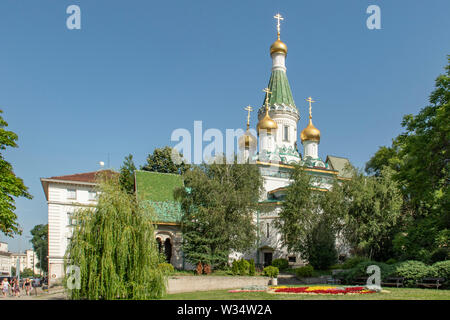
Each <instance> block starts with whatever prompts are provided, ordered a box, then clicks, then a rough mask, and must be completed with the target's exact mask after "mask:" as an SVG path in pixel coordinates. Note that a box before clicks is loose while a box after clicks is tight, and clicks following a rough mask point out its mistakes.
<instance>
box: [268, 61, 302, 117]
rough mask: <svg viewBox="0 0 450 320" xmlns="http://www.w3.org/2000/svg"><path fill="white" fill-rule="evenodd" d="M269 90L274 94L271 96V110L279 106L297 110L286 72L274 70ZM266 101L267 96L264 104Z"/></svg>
mask: <svg viewBox="0 0 450 320" xmlns="http://www.w3.org/2000/svg"><path fill="white" fill-rule="evenodd" d="M268 88H269V90H270V92H272V94H270V95H269V106H270V107H271V108H273V106H274V105H275V104H277V105H279V106H290V107H292V108H294V109H296V106H295V102H294V98H292V92H291V86H290V85H289V81H288V78H287V76H286V72H285V71H283V70H273V71H272V74H271V75H270V80H269V85H268ZM266 95H267V93H266ZM265 100H266V96H264V102H265ZM264 102H263V105H264Z"/></svg>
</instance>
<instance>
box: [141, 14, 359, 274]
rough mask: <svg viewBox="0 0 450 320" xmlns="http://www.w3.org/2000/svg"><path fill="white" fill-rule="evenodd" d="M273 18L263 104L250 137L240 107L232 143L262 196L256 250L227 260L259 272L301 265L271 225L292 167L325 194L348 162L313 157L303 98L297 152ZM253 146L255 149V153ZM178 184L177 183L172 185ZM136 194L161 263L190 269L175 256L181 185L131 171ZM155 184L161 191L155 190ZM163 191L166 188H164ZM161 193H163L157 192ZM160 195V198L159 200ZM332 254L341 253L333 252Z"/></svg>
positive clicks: (314, 135)
mask: <svg viewBox="0 0 450 320" xmlns="http://www.w3.org/2000/svg"><path fill="white" fill-rule="evenodd" d="M274 18H275V19H277V39H276V40H275V42H274V43H273V44H272V45H271V46H270V57H271V58H272V69H271V75H270V79H269V84H268V87H267V88H265V89H264V90H263V91H264V92H265V96H264V100H263V104H262V106H261V107H260V109H259V110H258V124H257V126H256V132H257V135H258V137H255V136H254V135H252V133H251V132H250V112H251V111H252V108H251V107H250V106H248V107H246V108H245V110H246V111H248V115H247V130H246V131H245V133H244V134H243V135H242V136H240V137H239V139H238V147H239V153H240V157H241V159H242V160H244V161H251V163H255V164H256V165H257V166H258V167H259V169H260V172H261V175H262V177H263V181H264V193H263V196H262V197H261V199H260V201H259V203H258V204H259V206H258V207H259V210H257V212H255V215H254V222H255V223H256V225H257V230H258V242H257V244H256V247H255V248H254V249H252V250H250V251H249V252H245V253H233V254H232V255H231V256H230V260H233V259H238V258H241V257H243V258H245V259H254V260H255V264H256V265H257V266H259V267H263V266H267V265H270V264H271V263H272V260H273V259H276V258H285V259H287V260H288V261H289V264H290V265H292V266H299V265H303V264H304V261H302V260H301V258H300V257H299V256H298V255H296V254H293V253H289V252H288V251H287V250H286V249H285V248H283V246H282V244H281V234H280V233H278V231H277V229H275V227H274V224H273V221H274V220H275V219H277V216H278V212H279V210H280V209H281V204H282V201H283V198H284V195H285V190H286V189H285V188H286V187H287V186H288V185H289V184H290V183H291V181H290V179H289V176H290V170H292V168H293V166H292V165H293V164H300V165H303V166H305V167H306V171H308V173H310V174H312V175H314V176H315V177H316V178H318V179H315V180H316V181H317V182H316V184H317V185H315V186H312V187H314V188H315V189H317V190H321V191H327V190H328V189H329V188H330V187H331V184H332V181H333V180H334V178H337V179H342V180H345V179H349V178H350V175H349V173H348V172H346V171H345V170H344V169H345V167H346V166H347V165H348V164H349V160H348V159H347V158H343V157H336V156H331V155H328V156H327V157H326V159H325V160H323V159H322V158H320V157H319V143H320V139H321V133H320V130H319V129H318V128H316V127H315V126H314V124H313V122H312V103H314V100H313V99H312V98H311V97H309V98H307V99H306V102H307V103H309V117H308V123H307V124H306V126H305V127H304V128H303V129H302V130H301V132H300V135H299V136H300V141H301V144H302V146H303V153H301V152H300V151H299V150H298V142H297V141H298V140H297V137H298V130H297V124H298V122H299V120H300V112H299V110H298V108H297V106H296V105H295V102H294V98H293V95H292V91H291V87H290V85H289V81H288V78H287V72H286V56H287V52H288V49H287V45H286V44H285V43H284V42H282V41H281V39H280V21H281V20H283V18H282V17H281V15H280V14H277V15H276V16H275V17H274ZM258 145H259V148H258ZM177 179H178V180H177ZM135 182H136V194H137V197H138V199H139V200H141V201H146V202H147V203H149V204H150V205H151V206H152V207H153V209H154V210H155V211H156V212H157V217H158V220H159V221H158V222H157V223H158V229H157V232H156V240H157V241H158V243H159V245H160V248H161V250H163V251H164V252H165V253H166V258H167V261H169V262H170V263H172V264H173V265H174V266H175V267H176V268H179V269H186V268H189V269H190V268H192V267H193V266H191V265H189V264H188V263H187V262H186V261H185V259H184V257H183V253H182V251H181V249H180V248H181V242H182V234H181V231H180V227H179V222H180V220H181V215H182V213H181V208H180V205H179V204H178V203H177V202H176V201H175V200H174V199H173V194H172V193H173V192H172V190H173V189H171V188H172V187H173V188H175V187H176V186H181V185H182V181H181V179H180V178H179V176H178V177H177V175H168V174H160V173H155V172H147V171H139V170H138V171H136V179H135ZM161 185H162V186H163V188H161ZM165 186H167V188H166V187H165ZM161 190H166V191H163V192H161ZM163 193H164V195H162V194H163ZM338 251H344V250H339V247H338Z"/></svg>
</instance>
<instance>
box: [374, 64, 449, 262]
mask: <svg viewBox="0 0 450 320" xmlns="http://www.w3.org/2000/svg"><path fill="white" fill-rule="evenodd" d="M448 62H449V63H448V65H447V66H446V67H445V70H446V72H445V73H444V74H442V75H440V76H438V77H437V79H436V81H435V90H434V91H433V92H432V93H431V95H430V98H429V102H430V104H429V105H428V106H426V107H424V108H423V109H421V110H420V112H419V113H418V114H417V115H411V114H409V115H406V116H404V118H403V122H402V126H403V127H404V129H405V131H404V132H403V133H402V134H400V135H399V136H398V137H396V138H395V139H394V140H393V144H392V146H391V147H381V148H380V149H379V150H378V151H377V152H376V153H375V155H374V156H373V157H372V158H371V159H370V161H369V162H368V163H367V165H366V171H367V172H368V173H375V174H377V173H380V172H381V169H382V167H384V166H389V167H390V168H392V169H393V170H394V171H395V173H394V175H393V177H394V179H395V180H396V181H397V182H398V184H399V185H400V186H401V191H402V194H403V198H404V203H403V216H404V217H403V218H404V223H403V228H402V229H401V230H399V232H398V234H397V235H396V236H395V247H396V251H397V254H398V255H399V256H402V257H403V258H408V257H418V256H421V257H423V260H424V261H426V260H427V258H426V257H427V255H429V254H430V253H431V252H432V251H433V250H437V249H438V248H439V247H445V246H446V247H449V246H450V237H449V236H448V235H449V234H450V231H449V230H450V210H449V208H450V191H449V181H450V175H449V166H450V164H449V159H450V155H449V150H450V121H449V119H450V56H448ZM425 227H427V228H428V229H427V230H425V229H424V228H425ZM425 231H426V232H425Z"/></svg>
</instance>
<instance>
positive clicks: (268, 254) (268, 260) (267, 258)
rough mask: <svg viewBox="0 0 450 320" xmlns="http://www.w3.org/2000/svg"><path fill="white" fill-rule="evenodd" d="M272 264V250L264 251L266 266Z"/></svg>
mask: <svg viewBox="0 0 450 320" xmlns="http://www.w3.org/2000/svg"><path fill="white" fill-rule="evenodd" d="M270 265H272V252H264V267H267V266H270Z"/></svg>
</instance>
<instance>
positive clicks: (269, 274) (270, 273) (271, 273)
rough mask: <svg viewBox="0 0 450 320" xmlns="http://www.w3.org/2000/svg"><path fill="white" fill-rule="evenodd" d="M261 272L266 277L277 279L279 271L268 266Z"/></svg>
mask: <svg viewBox="0 0 450 320" xmlns="http://www.w3.org/2000/svg"><path fill="white" fill-rule="evenodd" d="M263 272H264V275H265V276H266V277H270V278H276V277H278V273H279V270H278V268H277V267H274V266H268V267H265V268H264V270H263Z"/></svg>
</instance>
